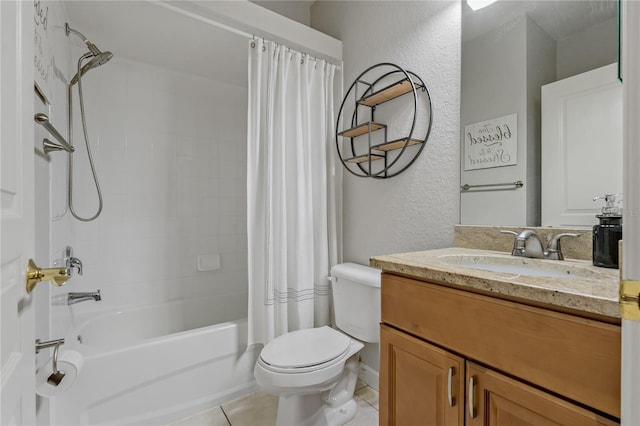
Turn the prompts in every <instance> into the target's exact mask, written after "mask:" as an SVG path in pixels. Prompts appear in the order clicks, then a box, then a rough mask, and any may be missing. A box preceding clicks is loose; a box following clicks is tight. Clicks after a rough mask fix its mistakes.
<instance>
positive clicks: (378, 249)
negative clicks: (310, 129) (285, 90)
mask: <svg viewBox="0 0 640 426" xmlns="http://www.w3.org/2000/svg"><path fill="white" fill-rule="evenodd" d="M311 24H312V27H314V28H315V29H318V30H320V31H322V32H325V33H327V34H329V35H331V36H333V37H336V38H338V39H340V40H342V42H343V49H344V50H343V51H344V66H343V69H344V76H345V77H344V84H345V92H346V90H347V89H348V87H349V85H350V84H351V82H352V81H353V80H354V78H356V77H357V76H358V75H359V74H360V73H361V72H362V71H364V70H365V69H366V68H368V67H369V66H371V65H374V64H376V63H380V62H392V63H396V64H398V65H400V66H402V67H404V68H406V69H409V70H411V71H413V72H415V73H416V74H418V75H419V76H420V77H422V79H423V80H424V81H425V83H426V84H427V86H428V88H429V91H430V93H431V98H432V102H433V110H434V120H433V128H432V131H431V136H430V137H429V141H428V143H427V146H426V147H425V148H424V150H423V152H422V154H421V156H420V157H419V158H418V160H417V161H416V162H415V163H414V164H413V165H412V166H411V167H410V168H409V169H407V170H406V171H405V172H404V173H402V174H400V175H399V176H396V177H394V178H391V179H387V180H374V179H365V178H358V177H355V176H352V175H350V174H349V173H345V180H344V260H345V261H354V262H358V263H362V264H368V262H369V257H371V256H373V255H377V254H385V253H393V252H403V251H412V250H421V249H422V250H423V249H429V248H439V247H446V246H450V245H451V244H452V241H453V225H454V224H457V223H458V222H459V189H458V185H459V124H460V123H459V108H460V104H459V100H460V2H458V1H450V2H432V1H428V2H424V1H420V2H397V1H392V2H387V1H379V2H334V1H319V2H316V3H314V5H313V6H312V9H311Z"/></svg>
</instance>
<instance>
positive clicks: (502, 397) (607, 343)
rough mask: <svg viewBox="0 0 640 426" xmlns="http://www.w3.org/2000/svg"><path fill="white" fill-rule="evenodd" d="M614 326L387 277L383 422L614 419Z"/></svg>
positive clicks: (405, 425) (497, 425)
mask: <svg viewBox="0 0 640 426" xmlns="http://www.w3.org/2000/svg"><path fill="white" fill-rule="evenodd" d="M620 341H621V340H620V327H619V325H617V324H615V323H607V322H603V321H598V320H595V319H589V318H583V317H580V316H577V315H572V314H567V313H562V312H555V311H551V310H548V309H545V308H541V307H535V306H528V305H526V304H522V303H518V302H513V301H508V300H501V299H498V298H495V297H492V296H487V295H481V294H476V293H471V292H468V291H464V290H459V289H455V288H450V287H446V286H441V285H437V284H431V283H427V282H423V281H419V280H415V279H411V278H405V277H400V276H397V275H393V274H388V273H384V274H383V279H382V324H381V333H380V425H381V426H386V425H397V426H414V425H434V426H441V425H446V426H449V425H467V426H480V425H494V426H505V425H510V426H526V425H532V426H533V425H535V426H538V425H557V424H562V425H576V426H586V425H614V424H617V422H616V421H615V419H617V418H619V417H620Z"/></svg>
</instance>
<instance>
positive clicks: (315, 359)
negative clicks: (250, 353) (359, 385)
mask: <svg viewBox="0 0 640 426" xmlns="http://www.w3.org/2000/svg"><path fill="white" fill-rule="evenodd" d="M350 342H351V339H350V338H349V337H347V336H345V335H344V334H342V333H340V332H339V331H336V330H334V329H332V328H331V327H327V326H325V327H319V328H310V329H306V330H297V331H292V332H290V333H287V334H283V335H282V336H279V337H277V338H275V339H274V340H273V341H271V342H270V343H268V344H267V345H266V346H265V347H264V349H262V352H261V354H260V358H262V360H263V361H264V362H265V363H267V364H269V365H272V366H274V367H280V368H303V367H310V366H313V365H318V364H324V363H326V362H329V361H331V360H333V359H336V358H338V357H339V356H340V355H342V354H344V353H345V352H347V350H348V349H349V343H350Z"/></svg>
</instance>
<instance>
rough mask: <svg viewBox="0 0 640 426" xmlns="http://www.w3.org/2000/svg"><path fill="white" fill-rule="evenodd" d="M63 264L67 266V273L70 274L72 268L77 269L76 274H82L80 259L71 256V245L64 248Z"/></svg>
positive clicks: (71, 273)
mask: <svg viewBox="0 0 640 426" xmlns="http://www.w3.org/2000/svg"><path fill="white" fill-rule="evenodd" d="M64 264H65V266H66V268H67V275H69V276H72V275H73V269H74V268H75V269H76V271H78V275H82V261H81V260H80V259H78V258H77V257H74V256H73V248H71V246H67V247H66V248H65V249H64Z"/></svg>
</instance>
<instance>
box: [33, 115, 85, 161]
mask: <svg viewBox="0 0 640 426" xmlns="http://www.w3.org/2000/svg"><path fill="white" fill-rule="evenodd" d="M33 119H34V120H35V122H36V123H38V124H40V125H41V126H42V127H44V128H45V129H46V130H47V131H48V132H49V133H51V135H52V136H53V137H54V138H56V139H57V140H58V142H60V145H56V144H54V143H53V142H51V141H50V140H48V139H45V140H44V149H45V152H47V153H48V152H49V151H55V150H65V151H67V152H73V151H75V148H74V147H72V146H71V145H70V144H69V142H67V140H66V139H65V138H64V137H63V136H62V135H61V134H60V132H58V130H56V128H55V127H53V124H51V122H50V121H49V117H47V114H43V113H41V112H39V113H37V114H36V115H35V116H34V117H33Z"/></svg>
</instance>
